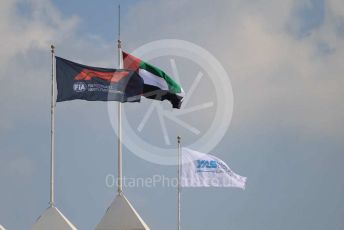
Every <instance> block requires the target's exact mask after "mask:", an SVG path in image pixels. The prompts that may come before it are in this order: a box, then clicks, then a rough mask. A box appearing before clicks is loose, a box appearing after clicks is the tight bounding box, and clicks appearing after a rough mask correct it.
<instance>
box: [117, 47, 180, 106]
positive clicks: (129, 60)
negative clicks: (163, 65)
mask: <svg viewBox="0 0 344 230" xmlns="http://www.w3.org/2000/svg"><path fill="white" fill-rule="evenodd" d="M123 63H124V69H128V70H133V71H136V72H137V73H138V74H139V75H140V77H141V78H142V79H143V82H144V87H143V96H145V97H146V98H149V99H155V100H160V101H163V100H168V101H170V102H171V103H172V106H173V108H178V109H180V107H181V104H182V101H183V97H184V91H183V89H182V87H181V86H180V85H178V84H177V83H176V82H175V81H174V80H173V79H172V78H171V77H170V76H168V75H167V74H166V73H165V72H164V71H162V70H161V69H159V68H158V67H155V66H153V65H151V64H149V63H147V62H144V61H142V60H141V59H139V58H137V57H134V56H133V55H130V54H128V53H125V52H123Z"/></svg>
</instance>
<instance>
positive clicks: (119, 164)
mask: <svg viewBox="0 0 344 230" xmlns="http://www.w3.org/2000/svg"><path fill="white" fill-rule="evenodd" d="M117 49H118V68H119V69H122V68H123V62H122V45H121V6H120V5H118V41H117ZM117 141H118V159H117V161H118V162H117V163H118V175H117V176H118V178H117V180H118V181H117V184H118V194H122V192H123V185H122V177H123V173H122V171H123V170H122V103H121V102H118V135H117Z"/></svg>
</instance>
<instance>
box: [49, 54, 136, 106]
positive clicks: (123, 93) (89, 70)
mask: <svg viewBox="0 0 344 230" xmlns="http://www.w3.org/2000/svg"><path fill="white" fill-rule="evenodd" d="M56 83H57V100H56V101H57V102H61V101H70V100H76V99H80V100H87V101H119V102H139V101H140V98H141V95H142V93H143V80H142V78H141V77H140V76H139V75H138V74H137V73H136V72H135V71H130V70H121V69H108V68H99V67H91V66H86V65H82V64H78V63H75V62H72V61H69V60H66V59H63V58H60V57H56Z"/></svg>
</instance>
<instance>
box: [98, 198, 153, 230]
mask: <svg viewBox="0 0 344 230" xmlns="http://www.w3.org/2000/svg"><path fill="white" fill-rule="evenodd" d="M96 230H149V227H148V226H147V225H146V223H145V222H144V221H143V220H142V219H141V217H140V216H139V214H138V213H137V212H136V211H135V209H134V208H133V206H132V205H131V204H130V202H129V201H128V200H127V198H126V197H125V196H124V195H123V194H121V195H117V196H116V198H115V200H114V201H113V202H112V204H111V205H110V207H109V208H108V209H107V211H106V213H105V215H104V217H103V218H102V220H101V221H100V223H99V224H98V226H97V228H96Z"/></svg>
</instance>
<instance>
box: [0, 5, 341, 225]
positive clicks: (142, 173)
mask: <svg viewBox="0 0 344 230" xmlns="http://www.w3.org/2000/svg"><path fill="white" fill-rule="evenodd" d="M119 3H120V4H121V7H122V19H121V20H122V27H121V28H122V30H121V33H122V40H123V46H124V49H125V50H127V51H129V52H131V51H133V50H135V49H137V48H139V47H141V46H142V45H144V44H147V43H149V42H152V41H157V40H162V39H180V40H185V41H188V42H191V43H193V44H195V45H197V46H200V47H202V48H203V49H205V50H208V51H209V52H210V53H211V54H212V55H213V56H214V57H215V58H216V59H217V60H218V61H219V63H221V65H222V66H223V68H224V69H225V71H226V72H227V74H228V76H229V78H230V82H231V87H232V90H233V98H234V102H233V105H231V106H233V116H232V119H231V123H230V126H229V128H228V129H227V130H226V133H225V135H224V136H223V138H222V139H221V140H219V143H218V144H217V145H216V146H215V147H214V148H213V149H212V150H211V153H212V154H214V155H216V156H217V157H219V158H221V159H222V160H224V161H225V162H227V163H228V165H229V166H230V167H231V168H232V169H233V170H234V171H235V172H236V173H238V174H240V175H243V176H246V177H247V178H248V182H247V186H246V190H245V191H242V190H240V189H234V188H232V189H228V188H226V189H223V188H202V189H201V188H198V189H183V191H182V228H183V229H190V230H193V229H197V230H202V229H219V230H227V229H241V230H249V229H250V230H251V229H257V230H272V229H281V230H287V229H288V230H289V229H313V230H323V229H333V230H337V229H338V230H341V229H343V228H344V220H343V218H342V217H343V215H344V200H343V194H344V181H343V180H342V179H340V175H343V174H344V168H343V167H342V162H343V161H344V144H343V143H344V123H343V121H342V119H343V117H344V104H343V101H342V100H343V98H344V91H343V87H344V78H343V73H344V65H343V64H342V62H343V60H344V2H343V1H342V0H301V1H300V0H283V1H282V0H281V1H268V0H255V1H251V0H248V1H240V0H231V1H227V0H218V1H207V0H188V1H186V0H176V1H167V0H163V1H156V0H133V1H122V2H121V1H115V0H111V1H110V0H103V1H80V0H79V1H78V0H73V1H67V0H2V1H0V33H1V43H0V46H1V52H0V108H1V113H0V184H1V187H0V224H1V225H3V226H4V227H6V228H7V229H9V230H11V229H14V230H21V229H30V227H31V226H32V225H33V224H34V222H35V220H36V218H37V217H38V216H39V215H40V214H41V213H42V212H43V211H44V210H45V209H46V208H47V207H48V202H49V150H50V139H49V138H50V136H49V135H50V73H51V66H50V62H51V59H50V44H54V45H55V46H56V53H57V55H58V56H61V57H64V58H67V59H70V60H73V61H76V62H80V63H83V64H87V65H92V66H101V67H115V66H116V63H117V62H116V47H115V42H116V40H117V37H116V36H117V23H118V21H117V13H116V12H117V11H116V10H117V5H118V4H119ZM170 58H171V57H170ZM172 58H175V61H176V64H178V66H179V68H178V71H179V76H180V81H181V82H182V83H184V84H183V87H184V89H185V91H186V92H188V90H189V89H190V88H191V86H192V82H193V81H194V80H195V79H196V76H197V69H198V68H199V67H200V66H199V65H197V64H195V63H192V60H184V59H183V58H178V57H172ZM169 60H171V59H168V58H160V59H159V58H157V59H154V60H151V62H152V64H155V65H158V66H160V67H162V68H164V69H165V70H166V71H167V72H168V73H169V74H170V75H171V76H173V75H174V73H173V68H171V66H170V63H169ZM205 75H207V74H205ZM174 77H175V76H174ZM211 77H212V76H205V77H204V82H203V80H202V82H203V84H200V85H199V87H198V88H197V90H196V91H195V93H194V94H193V95H192V96H193V99H190V103H191V104H193V103H194V105H196V104H197V103H201V102H205V101H206V100H215V99H214V92H216V90H217V89H219V87H221V85H216V84H211V83H209V82H210V80H209V79H212V78H211ZM206 79H208V81H209V82H208V83H209V84H208V83H207V80H206ZM228 90H229V89H228ZM186 97H188V96H186ZM218 99H219V98H217V100H216V102H215V104H214V107H213V108H211V109H209V110H204V111H200V112H199V113H196V114H190V115H189V117H185V120H186V121H187V122H191V123H192V122H194V123H192V124H193V125H194V126H197V127H199V129H200V130H201V132H202V134H201V135H203V132H206V131H207V127H208V126H207V125H208V123H207V122H208V121H209V120H210V121H211V118H212V116H213V115H212V114H213V113H214V110H216V109H217V108H218V107H221V106H228V105H221V104H220V102H221V100H218ZM151 103H153V102H151V101H148V100H143V101H142V102H141V103H140V104H136V105H128V104H126V105H125V106H124V107H125V110H126V114H125V115H126V116H127V118H128V121H129V123H132V125H133V126H134V125H136V124H137V122H139V121H140V118H141V115H142V114H144V113H145V112H146V110H147V107H148V106H149V105H150V104H151ZM161 105H162V108H163V109H164V110H166V111H167V112H166V113H167V114H172V113H173V111H172V110H171V109H170V107H169V104H168V102H162V104H161ZM110 115H111V114H110ZM153 115H154V116H156V115H155V114H153ZM153 115H152V116H153ZM113 117H115V115H113ZM113 117H112V118H113ZM228 119H229V118H228ZM159 124H160V123H158V122H157V120H156V119H154V118H152V119H151V120H150V121H149V123H147V126H148V127H147V128H146V129H145V130H144V132H142V133H141V134H139V135H141V138H142V139H143V140H146V141H148V142H150V143H153V144H156V145H160V146H163V147H164V146H165V144H164V142H163V141H164V139H163V138H162V131H161V129H160V127H159ZM167 127H168V131H169V132H170V133H171V140H172V141H173V135H174V134H180V133H181V135H182V136H183V137H185V140H184V139H183V141H184V142H185V144H186V145H187V144H191V142H193V141H195V140H197V138H199V137H200V136H195V135H193V134H192V133H189V132H188V130H185V129H183V127H182V126H180V125H178V124H175V123H173V122H169V123H168V124H167ZM123 132H124V133H126V132H128V130H127V128H125V129H124V130H123ZM172 134H173V135H172ZM214 135H215V134H214ZM116 139H117V137H116V133H115V132H114V129H113V127H112V125H111V121H110V117H109V111H108V107H107V104H106V103H102V102H99V103H95V102H85V101H72V102H65V103H59V104H58V105H57V107H56V206H57V207H58V208H59V209H60V210H61V211H62V213H64V214H65V215H66V216H67V217H68V219H69V220H70V221H71V222H73V223H74V224H75V225H76V226H77V227H78V229H83V230H90V229H95V226H96V225H97V223H98V222H99V221H100V219H101V217H102V216H103V215H104V213H105V210H106V208H107V207H108V206H109V204H110V203H111V201H112V200H113V199H114V196H115V194H116V193H115V191H116V188H109V187H108V186H106V183H105V182H106V181H105V180H106V176H107V175H109V174H110V175H111V174H114V175H115V176H116V149H117V143H116ZM165 147H166V148H173V144H172V146H171V145H169V146H165ZM200 148H201V147H200ZM137 154H138V153H134V152H133V151H131V150H130V148H128V147H124V175H125V176H126V177H143V178H146V177H152V176H153V175H165V176H166V177H175V176H176V167H175V166H166V165H161V164H155V163H152V162H149V161H147V160H145V159H142V158H141V157H138V156H137ZM157 154H159V153H157ZM124 191H125V194H126V196H127V197H128V199H129V200H130V202H131V203H132V204H133V205H134V207H135V208H136V210H137V211H138V212H139V213H140V215H141V217H142V218H143V219H144V220H145V222H146V223H147V224H148V225H149V226H150V228H151V229H153V230H154V229H166V230H172V229H175V228H176V221H175V220H176V189H175V188H168V187H163V186H161V185H158V186H156V187H154V188H125V190H124Z"/></svg>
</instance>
